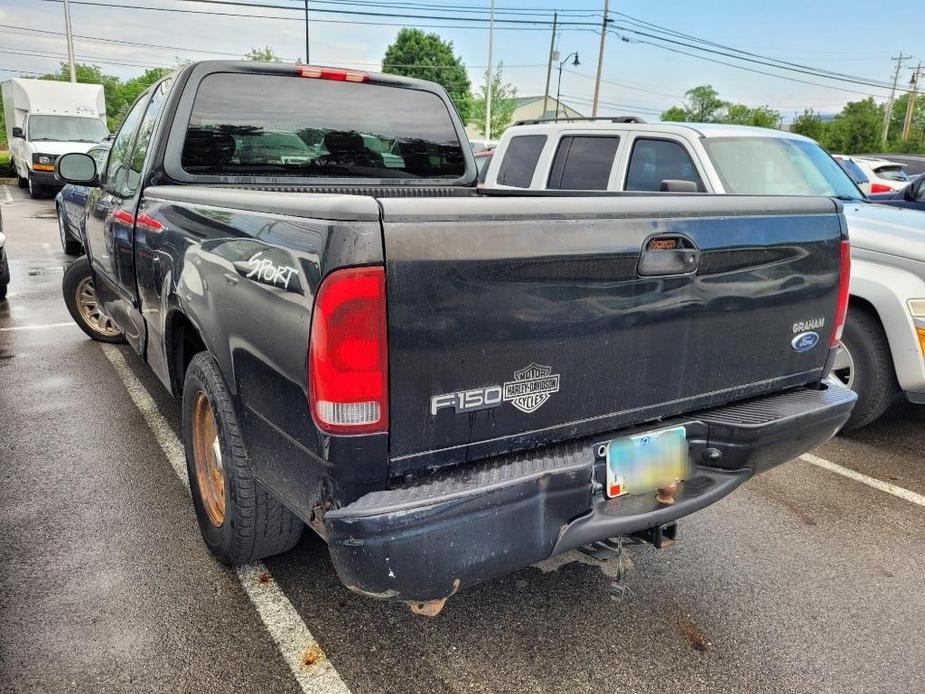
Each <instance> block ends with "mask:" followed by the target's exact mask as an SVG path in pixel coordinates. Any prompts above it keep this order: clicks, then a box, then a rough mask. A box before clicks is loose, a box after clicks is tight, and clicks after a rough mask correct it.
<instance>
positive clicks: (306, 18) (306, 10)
mask: <svg viewBox="0 0 925 694" xmlns="http://www.w3.org/2000/svg"><path fill="white" fill-rule="evenodd" d="M311 62H312V61H311V60H310V59H309V57H308V0H305V64H306V65H311Z"/></svg>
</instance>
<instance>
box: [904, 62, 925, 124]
mask: <svg viewBox="0 0 925 694" xmlns="http://www.w3.org/2000/svg"><path fill="white" fill-rule="evenodd" d="M910 69H911V68H910ZM921 76H922V61H921V60H920V61H919V66H918V67H917V68H915V69H914V70H913V72H912V79H911V80H909V84H911V85H912V91H911V92H909V101H908V103H906V120H905V121H904V122H903V136H902V140H903V142H905V141H906V140H908V139H909V132H910V131H911V130H912V115H913V113H914V112H915V96H916V93H917V92H918V90H919V77H921Z"/></svg>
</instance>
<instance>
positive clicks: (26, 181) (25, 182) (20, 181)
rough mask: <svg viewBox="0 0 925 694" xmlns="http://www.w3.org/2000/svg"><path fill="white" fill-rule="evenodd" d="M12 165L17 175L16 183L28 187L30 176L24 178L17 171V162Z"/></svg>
mask: <svg viewBox="0 0 925 694" xmlns="http://www.w3.org/2000/svg"><path fill="white" fill-rule="evenodd" d="M12 167H13V173H14V174H15V175H16V185H18V186H19V187H20V188H28V187H29V179H28V178H23V177H22V176H20V175H19V173H18V172H17V171H16V164H15V163H14V164H12Z"/></svg>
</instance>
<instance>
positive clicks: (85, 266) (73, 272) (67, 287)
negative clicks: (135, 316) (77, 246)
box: [61, 255, 125, 344]
mask: <svg viewBox="0 0 925 694" xmlns="http://www.w3.org/2000/svg"><path fill="white" fill-rule="evenodd" d="M87 281H89V283H90V287H91V288H92V286H93V279H92V277H91V275H90V260H89V259H88V258H87V256H85V255H82V256H80V257H79V258H78V259H77V260H75V261H73V262H72V263H71V264H70V265H68V266H67V268H66V269H65V270H64V280H63V281H62V282H61V292H62V293H63V294H64V305H65V306H67V310H68V313H70V314H71V318H73V319H74V322H75V323H77V325H78V326H79V327H80V329H81V330H83V331H84V332H85V333H86V334H87V335H88V336H90V337H91V338H93V339H94V340H96V341H97V342H112V343H115V344H119V343H122V342H125V336H123V335H122V333H121V332H118V331H117V329H116V332H115V333H110V332H106V331H103V330H101V329H100V327H101V324H99V323H97V324H94V323H93V322H92V320H91V319H89V318H88V317H87V316H85V315H84V313H83V311H82V310H81V303H80V298H79V293H80V292H81V291H82V290H83V288H84V283H85V282H87ZM102 325H103V326H105V325H107V323H103V324H102Z"/></svg>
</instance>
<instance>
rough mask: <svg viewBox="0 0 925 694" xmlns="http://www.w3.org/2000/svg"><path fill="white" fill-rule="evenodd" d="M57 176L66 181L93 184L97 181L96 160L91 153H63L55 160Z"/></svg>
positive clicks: (85, 184)
mask: <svg viewBox="0 0 925 694" xmlns="http://www.w3.org/2000/svg"><path fill="white" fill-rule="evenodd" d="M55 178H56V179H58V180H59V181H62V182H64V183H76V184H77V185H82V186H88V185H89V186H92V185H96V183H97V176H96V161H94V159H93V157H91V156H90V155H89V154H81V153H79V152H71V153H70V154H62V155H61V156H60V157H58V161H57V162H55Z"/></svg>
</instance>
